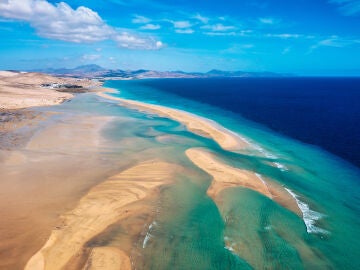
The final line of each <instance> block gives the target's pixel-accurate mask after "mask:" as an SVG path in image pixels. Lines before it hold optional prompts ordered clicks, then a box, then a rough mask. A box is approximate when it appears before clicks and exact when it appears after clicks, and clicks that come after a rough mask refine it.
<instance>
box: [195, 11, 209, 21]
mask: <svg viewBox="0 0 360 270" xmlns="http://www.w3.org/2000/svg"><path fill="white" fill-rule="evenodd" d="M193 18H194V19H196V20H198V21H200V22H202V23H204V24H207V23H208V22H209V20H210V19H209V18H207V17H204V16H201V15H200V14H199V13H197V14H196V15H195V16H194V17H193Z"/></svg>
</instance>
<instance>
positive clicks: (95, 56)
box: [81, 54, 101, 62]
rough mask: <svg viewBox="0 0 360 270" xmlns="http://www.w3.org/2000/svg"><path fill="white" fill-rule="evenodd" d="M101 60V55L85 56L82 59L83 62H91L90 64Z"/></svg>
mask: <svg viewBox="0 0 360 270" xmlns="http://www.w3.org/2000/svg"><path fill="white" fill-rule="evenodd" d="M100 58H101V55H100V54H84V55H83V56H82V57H81V59H82V60H83V61H85V62H86V61H90V62H92V61H95V60H97V59H100Z"/></svg>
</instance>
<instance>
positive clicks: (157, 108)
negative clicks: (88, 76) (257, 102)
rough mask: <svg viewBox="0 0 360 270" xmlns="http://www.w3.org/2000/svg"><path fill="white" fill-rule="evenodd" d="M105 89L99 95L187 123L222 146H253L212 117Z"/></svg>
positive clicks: (233, 149) (198, 133) (235, 148)
mask: <svg viewBox="0 0 360 270" xmlns="http://www.w3.org/2000/svg"><path fill="white" fill-rule="evenodd" d="M103 90H104V91H102V92H98V93H97V95H98V96H100V97H103V98H106V99H110V100H115V101H120V104H119V105H121V106H126V107H129V108H134V109H137V110H139V111H145V112H148V113H154V114H157V115H159V116H164V117H167V118H170V119H172V120H175V121H177V122H180V123H181V124H183V125H185V126H186V127H187V129H188V130H189V131H190V132H193V133H195V134H197V135H200V136H202V137H206V138H211V139H213V140H214V141H215V142H217V143H218V144H219V146H220V147H221V148H223V149H224V150H228V151H234V152H236V151H241V150H245V149H248V148H251V145H250V144H249V143H248V142H247V140H246V139H243V138H242V137H241V136H239V135H238V134H236V133H234V132H232V131H230V130H228V129H226V128H224V127H223V126H221V125H220V124H218V123H216V122H215V121H213V120H211V119H207V118H204V117H201V116H198V115H195V114H193V113H190V112H186V111H182V110H178V109H173V108H169V107H165V106H161V105H154V104H148V103H145V102H140V101H135V100H128V99H124V98H118V97H113V96H111V95H108V94H106V93H107V92H112V91H111V90H110V91H109V88H104V89H103Z"/></svg>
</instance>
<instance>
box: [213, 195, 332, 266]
mask: <svg viewBox="0 0 360 270" xmlns="http://www.w3.org/2000/svg"><path fill="white" fill-rule="evenodd" d="M220 201H221V204H220V205H219V209H220V212H221V214H222V217H223V219H224V221H225V230H224V240H225V243H226V246H227V248H228V249H229V250H231V251H232V252H234V253H235V254H237V255H239V256H240V257H242V258H244V259H245V260H246V261H247V262H249V264H251V266H252V267H253V268H254V269H331V265H330V264H329V263H328V262H327V260H326V259H325V258H324V257H323V255H321V254H319V251H318V250H316V249H313V248H312V247H311V246H310V245H308V244H307V243H306V238H307V232H306V230H305V227H304V224H303V222H302V221H301V219H299V217H298V216H296V215H295V214H293V213H291V212H290V211H288V210H286V209H284V208H282V207H280V206H279V205H277V204H276V203H274V202H273V201H272V200H270V199H268V198H267V197H265V196H262V195H260V194H259V193H257V192H254V191H251V190H249V189H245V188H232V189H227V190H225V191H223V192H222V193H221V198H220Z"/></svg>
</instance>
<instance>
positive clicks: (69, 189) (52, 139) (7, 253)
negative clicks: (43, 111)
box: [0, 115, 119, 269]
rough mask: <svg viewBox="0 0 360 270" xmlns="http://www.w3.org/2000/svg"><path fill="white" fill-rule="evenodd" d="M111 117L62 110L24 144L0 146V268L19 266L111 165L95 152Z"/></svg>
mask: <svg viewBox="0 0 360 270" xmlns="http://www.w3.org/2000/svg"><path fill="white" fill-rule="evenodd" d="M111 120H112V118H108V117H101V116H93V117H91V116H89V115H87V116H86V117H82V116H81V115H78V116H77V117H72V115H70V116H67V117H66V116H64V117H61V118H60V119H58V120H55V121H53V122H52V121H49V123H48V124H46V128H44V129H41V130H39V131H37V132H36V133H35V134H34V135H32V138H31V139H30V141H29V142H27V143H26V145H25V146H22V147H18V148H16V149H12V150H11V151H5V150H0V152H1V153H2V156H3V157H4V159H3V161H2V162H1V163H0V179H1V181H0V205H2V206H6V207H1V208H0V215H1V217H2V220H1V223H0V238H1V242H0V269H23V267H24V265H25V263H26V261H27V260H29V258H30V257H31V256H32V255H33V254H34V253H35V252H36V251H37V250H38V249H39V248H40V247H41V246H42V245H43V244H44V243H45V242H46V239H47V238H48V237H49V234H50V232H51V230H52V229H53V228H54V227H55V226H57V225H56V224H57V220H58V217H59V216H60V215H61V214H62V213H64V212H66V211H68V210H69V209H71V208H73V207H74V206H75V205H76V204H77V202H78V201H79V200H80V198H81V196H82V195H84V194H85V193H86V192H87V191H88V190H89V189H90V188H91V187H92V186H94V185H96V184H97V183H99V182H101V181H103V180H104V179H106V178H107V176H108V174H109V172H112V171H113V170H114V168H115V167H116V166H114V163H111V162H110V164H109V162H105V161H103V160H102V158H101V155H100V154H99V149H101V148H104V147H107V145H106V143H105V142H104V141H103V140H102V136H101V134H100V132H101V130H102V128H103V127H104V126H105V125H106V124H107V123H108V122H109V121H111ZM114 162H115V163H116V161H114ZM115 165H116V164H115ZM117 169H119V167H118V166H117Z"/></svg>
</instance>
